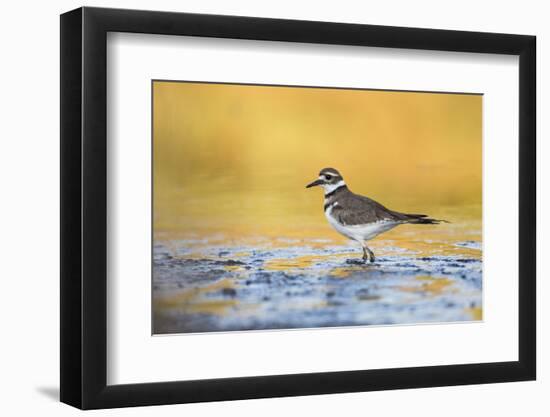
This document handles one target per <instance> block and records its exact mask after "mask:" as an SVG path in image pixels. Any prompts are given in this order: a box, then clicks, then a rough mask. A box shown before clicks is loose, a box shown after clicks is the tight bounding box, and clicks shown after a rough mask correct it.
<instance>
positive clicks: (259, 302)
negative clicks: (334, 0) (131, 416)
mask: <svg viewBox="0 0 550 417" xmlns="http://www.w3.org/2000/svg"><path fill="white" fill-rule="evenodd" d="M535 153H536V149H535V37H533V36H526V35H509V34H493V33H474V32H459V31H446V30H432V29H415V28H398V27H385V26H372V25H357V24H342V23H328V22H311V21H293V20H278V19H265V18H251V17H236V16H216V15H198V14H186V13H169V12H151V11H136V10H118V9H101V8H87V7H85V8H80V9H77V10H74V11H71V12H68V13H66V14H63V15H62V16H61V210H62V211H61V267H62V268H61V400H62V401H63V402H65V403H68V404H71V405H73V406H76V407H79V408H84V409H90V408H109V407H123V406H137V405H154V404H171V403H185V402H199V401H216V400H232V399H246V398H262V397H276V396H295V395H311V394H324V393H339V392H352V391H369V390H386V389H399V388H416V387H433V386H445V385H460V384H479V383H492V382H504V381H521V380H531V379H535V375H536V351H535V345H536V343H535V341H536V339H535V337H536V334H535V328H536V317H535V308H536V307H535V300H536V297H535V295H536V294H535V288H536V285H535V284H536V281H535V279H536V276H535V246H536V240H535V236H536V233H535V232H536V224H535V214H536V212H535V199H536V196H535Z"/></svg>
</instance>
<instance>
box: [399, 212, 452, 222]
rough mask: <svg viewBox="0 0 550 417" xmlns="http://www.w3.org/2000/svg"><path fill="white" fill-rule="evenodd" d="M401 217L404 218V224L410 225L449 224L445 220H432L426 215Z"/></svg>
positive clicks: (405, 215)
mask: <svg viewBox="0 0 550 417" xmlns="http://www.w3.org/2000/svg"><path fill="white" fill-rule="evenodd" d="M402 215H403V216H404V217H405V218H404V219H403V220H404V221H405V222H406V223H411V224H439V223H450V222H449V221H447V220H442V219H432V218H431V217H428V215H427V214H405V213H402Z"/></svg>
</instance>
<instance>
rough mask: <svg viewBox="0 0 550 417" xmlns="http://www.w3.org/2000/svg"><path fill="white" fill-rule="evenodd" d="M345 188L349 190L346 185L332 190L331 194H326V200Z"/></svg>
mask: <svg viewBox="0 0 550 417" xmlns="http://www.w3.org/2000/svg"><path fill="white" fill-rule="evenodd" d="M344 188H348V186H347V185H346V184H344V185H341V186H340V187H338V188H335V189H334V190H332V191H331V192H330V193H326V194H325V198H328V197H330V196H333V195H334V194H336V192H337V191H339V190H343V189H344Z"/></svg>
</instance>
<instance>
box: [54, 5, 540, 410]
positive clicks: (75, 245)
mask: <svg viewBox="0 0 550 417" xmlns="http://www.w3.org/2000/svg"><path fill="white" fill-rule="evenodd" d="M108 32H132V33H147V34H163V35H174V36H178V35H186V36H198V37H214V38H234V39H253V40H265V41H285V42H305V43H317V44H332V45H357V46H371V47H383V48H405V49H421V50H440V51H456V52H477V53H490V54H508V55H517V56H519V103H518V104H519V107H518V108H519V132H518V138H519V154H518V158H519V271H518V274H519V294H518V296H519V329H518V331H519V360H518V361H513V362H495V363H477V364H467V365H445V366H423V367H412V368H398V369H376V370H356V371H342V372H326V373H308V374H291V375H273V376H256V377H239V378H224V379H209V380H198V381H176V382H161V383H141V384H128V385H107V383H106V381H107V379H106V376H107V335H106V329H107V304H106V299H107V284H106V283H107V180H108V178H107V163H106V161H107V135H106V127H107V110H106V93H107V87H106V86H107V72H106V60H107V58H106V55H107V54H106V46H107V41H106V39H107V33H108ZM535 45H536V38H535V37H534V36H525V35H510V34H495V33H481V32H462V31H449V30H432V29H416V28H404V27H388V26H372V25H359V24H342V23H326V22H313V21H296V20H280V19H266V18H252V17H236V16H218V15H201V14H187V13H171V12H156V11H137V10H120V9H103V8H88V7H84V8H79V9H76V10H73V11H70V12H67V13H65V14H63V15H61V53H60V56H61V92H60V93H61V310H60V314H61V401H62V402H64V403H67V404H70V405H73V406H75V407H79V408H82V409H94V408H111V407H123V406H142V405H155V404H174V403H190V402H200V401H218V400H237V399H248V398H264V397H282V396H298V395H313V394H328V393H344V392H357V391H376V390H388V389H402V388H420V387H434V386H449V385H463V384H481V383H495V382H506V381H524V380H533V379H535V377H536V314H535V312H536V262H535V261H536V259H535V257H536V255H535V253H536V250H535V249H536V203H535V201H536V185H535V184H536V165H535V162H536V158H535V155H536V144H535V134H536V132H535V106H536V100H535V94H536V92H535V86H536V84H535V78H536V77H535V61H536V57H535V50H536V47H535Z"/></svg>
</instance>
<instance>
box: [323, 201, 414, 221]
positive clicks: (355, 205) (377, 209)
mask: <svg viewBox="0 0 550 417" xmlns="http://www.w3.org/2000/svg"><path fill="white" fill-rule="evenodd" d="M331 214H332V216H334V217H335V218H336V219H337V220H338V221H339V222H340V223H341V224H344V225H348V226H354V225H360V224H368V223H375V222H385V221H387V222H393V223H401V222H406V221H407V217H406V215H404V214H401V213H397V212H394V211H392V210H389V209H388V208H386V207H384V206H383V205H382V204H380V203H378V202H376V201H374V200H372V199H370V198H368V197H365V196H361V195H357V194H353V193H350V195H348V196H346V198H345V200H343V201H338V204H337V205H335V206H334V207H333V209H332V212H331Z"/></svg>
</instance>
